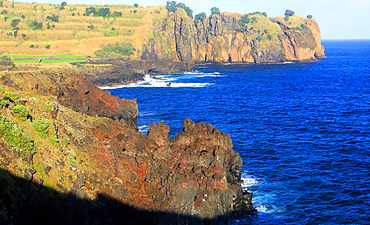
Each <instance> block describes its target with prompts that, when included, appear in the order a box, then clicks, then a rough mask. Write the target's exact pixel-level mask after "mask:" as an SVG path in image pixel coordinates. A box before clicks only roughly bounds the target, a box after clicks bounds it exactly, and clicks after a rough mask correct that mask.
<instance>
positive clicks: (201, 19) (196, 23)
mask: <svg viewBox="0 0 370 225" xmlns="http://www.w3.org/2000/svg"><path fill="white" fill-rule="evenodd" d="M206 17H207V15H206V13H205V12H201V13H199V14H197V15H195V17H194V24H195V25H198V22H199V20H200V21H202V22H203V20H204V19H205V18H206Z"/></svg>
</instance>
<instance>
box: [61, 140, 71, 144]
mask: <svg viewBox="0 0 370 225" xmlns="http://www.w3.org/2000/svg"><path fill="white" fill-rule="evenodd" d="M62 144H63V145H68V144H70V142H69V139H68V138H64V139H63V140H62Z"/></svg>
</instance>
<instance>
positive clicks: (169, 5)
mask: <svg viewBox="0 0 370 225" xmlns="http://www.w3.org/2000/svg"><path fill="white" fill-rule="evenodd" d="M179 8H182V9H184V10H185V12H186V14H187V15H188V17H190V18H192V19H193V10H192V9H190V8H189V7H187V6H186V5H185V4H184V3H182V2H180V3H177V2H176V1H168V2H167V5H166V9H167V10H168V11H169V12H176V10H177V9H179Z"/></svg>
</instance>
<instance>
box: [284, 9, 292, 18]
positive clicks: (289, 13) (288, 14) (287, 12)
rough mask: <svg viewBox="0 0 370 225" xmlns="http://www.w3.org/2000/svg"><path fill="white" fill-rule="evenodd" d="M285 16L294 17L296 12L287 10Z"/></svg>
mask: <svg viewBox="0 0 370 225" xmlns="http://www.w3.org/2000/svg"><path fill="white" fill-rule="evenodd" d="M284 15H285V16H293V15H294V11H292V10H290V9H287V10H285V13H284Z"/></svg>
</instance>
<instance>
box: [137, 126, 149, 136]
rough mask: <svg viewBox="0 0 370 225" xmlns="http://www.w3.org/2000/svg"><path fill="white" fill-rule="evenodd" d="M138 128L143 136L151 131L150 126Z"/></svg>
mask: <svg viewBox="0 0 370 225" xmlns="http://www.w3.org/2000/svg"><path fill="white" fill-rule="evenodd" d="M138 128H139V131H141V133H143V134H147V133H148V131H149V127H148V125H143V126H139V127H138Z"/></svg>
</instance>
